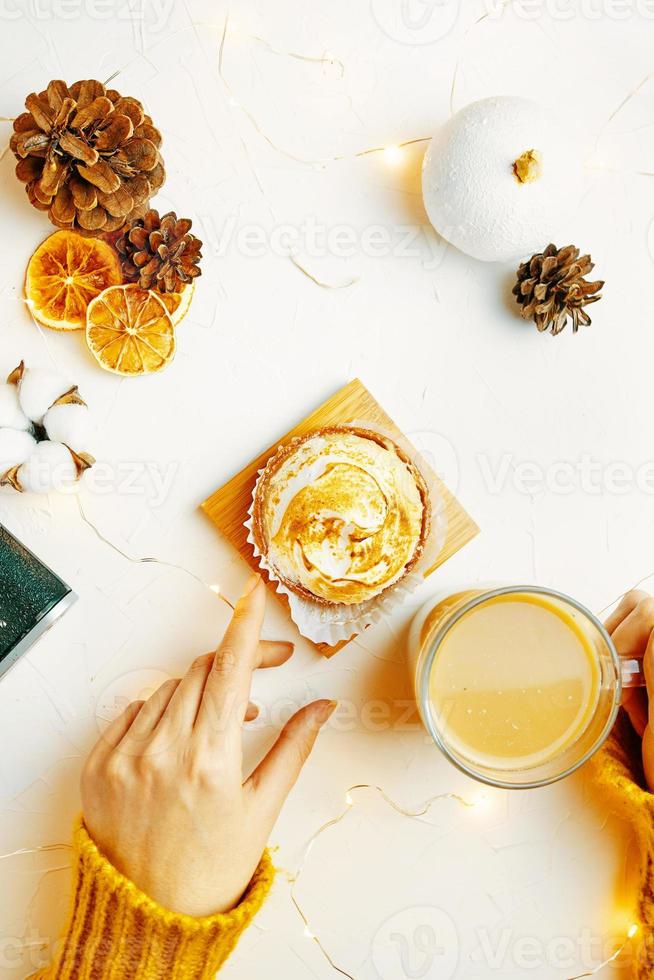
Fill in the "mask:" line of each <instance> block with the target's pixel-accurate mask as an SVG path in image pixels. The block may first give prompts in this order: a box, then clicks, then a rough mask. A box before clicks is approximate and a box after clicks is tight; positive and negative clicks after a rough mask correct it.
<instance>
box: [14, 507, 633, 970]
mask: <svg viewBox="0 0 654 980" xmlns="http://www.w3.org/2000/svg"><path fill="white" fill-rule="evenodd" d="M76 499H77V503H78V507H79V512H80V515H81V517H82V520H83V522H84V523H85V524H86V525H87V526H88V527H89V528H90V529H91V531H92V532H93V533H94V535H95V536H96V537H97V538H98V539H99V540H100V541H101V542H103V543H104V544H105V545H107V546H108V547H109V548H111V549H112V550H113V551H114V552H116V553H117V554H118V555H120V556H121V557H122V558H124V559H125V560H126V561H128V562H130V563H132V564H138V565H142V564H153V565H160V566H162V567H164V568H169V569H172V570H174V571H178V572H182V573H183V574H185V575H188V576H189V577H190V578H192V579H193V580H194V581H195V582H197V583H198V584H199V585H201V586H203V587H204V588H206V589H208V590H209V591H210V592H211V593H212V595H213V596H215V597H217V598H218V599H219V600H220V601H222V602H224V603H225V604H226V605H227V606H228V607H229V608H230V609H233V608H234V604H233V603H232V602H231V600H230V599H228V598H227V596H226V595H225V594H224V592H223V590H222V589H221V587H220V585H218V584H217V583H209V582H206V581H205V580H204V579H202V578H201V577H200V576H199V575H197V574H196V573H195V572H193V571H191V570H190V569H188V568H186V567H185V566H183V565H179V564H177V563H174V562H170V561H165V560H163V559H159V558H154V557H134V556H133V555H130V554H128V553H127V552H126V551H124V550H123V549H122V548H120V547H119V546H118V545H117V544H115V543H114V542H113V541H112V540H111V539H110V538H108V537H107V536H106V535H105V534H103V533H102V532H101V531H100V529H99V528H98V527H97V525H96V524H95V523H94V522H93V521H91V520H90V518H89V517H88V516H87V514H86V512H85V510H84V507H83V504H82V501H81V499H80V497H79V496H77V497H76ZM648 577H649V576H644V577H643V579H641V580H640V581H639V582H637V583H636V585H635V586H634V588H637V587H638V585H640V584H641V582H642V581H644V580H645V579H646V578H648ZM626 591H630V590H629V589H628V590H626ZM621 598H622V596H618V597H617V598H616V599H615V600H614V602H612V603H609V604H608V605H607V606H606V607H605V608H606V609H608V608H610V607H611V606H612V605H614V604H615V603H616V602H618V601H619V600H620V599H621ZM365 793H368V794H370V793H376V794H377V795H378V796H379V797H380V798H381V799H382V800H383V801H384V803H385V804H386V805H387V806H388V807H390V808H391V809H392V810H393V811H395V812H396V813H398V814H400V815H401V816H403V817H405V818H406V819H408V820H421V819H422V818H423V817H425V816H426V815H427V814H428V813H429V812H430V810H431V809H432V807H433V806H435V805H436V804H437V803H438V802H440V801H446V800H450V801H453V802H455V803H456V804H458V805H459V806H460V807H462V808H463V809H465V810H477V811H480V810H485V809H487V808H488V806H489V805H490V801H489V798H488V796H487V794H486V793H485V792H484V791H481V792H480V793H479V794H478V795H477V796H476V797H475V798H474V799H466V798H465V797H463V796H461V795H459V794H457V793H438V794H437V795H435V796H431V797H429V798H428V799H427V800H425V801H424V802H423V803H422V804H420V805H419V806H418V807H416V808H415V809H407V808H406V807H403V806H402V805H401V804H400V803H398V802H397V801H396V800H394V799H393V797H392V796H391V795H390V794H389V793H387V792H386V790H385V789H384V788H383V787H382V786H379V785H377V784H373V783H357V784H355V785H353V786H350V787H348V789H347V790H346V791H345V794H344V805H343V808H342V810H341V811H339V813H338V814H336V815H335V816H334V817H331V818H330V819H329V820H327V821H325V822H324V823H323V824H321V825H320V826H319V827H318V828H317V829H316V830H315V831H314V832H313V833H312V834H311V835H310V837H309V838H308V840H307V843H306V844H305V846H304V849H303V852H302V856H301V858H300V861H299V864H298V866H297V867H296V869H295V871H293V872H289V873H288V880H289V882H290V900H291V902H292V904H293V907H294V908H295V911H296V912H297V914H298V916H299V917H300V919H301V921H302V925H303V935H304V936H305V937H306V938H307V939H308V940H310V941H311V942H312V943H314V944H315V945H316V946H317V948H318V949H319V950H320V952H321V954H322V956H323V957H324V958H325V960H326V961H327V963H328V964H329V966H330V967H331V968H332V969H333V970H334V971H335V972H336V973H337V974H339V975H340V976H343V977H346V978H348V980H356V978H355V977H353V975H352V974H351V973H349V972H348V971H347V969H345V968H344V967H343V966H341V965H339V964H338V963H336V961H335V959H334V957H333V956H332V954H331V953H330V952H329V949H328V946H327V944H326V943H325V941H324V940H323V939H322V938H321V936H320V934H319V933H318V932H317V930H316V927H315V925H314V924H313V923H312V922H311V921H310V917H309V915H308V913H307V912H306V911H305V909H304V907H303V905H302V903H301V902H300V899H299V898H298V886H299V882H300V879H301V878H302V877H303V876H304V875H305V874H306V873H307V866H308V863H309V859H310V856H311V852H312V851H313V849H314V847H315V845H316V842H317V841H318V840H319V838H321V837H322V836H323V835H324V834H327V833H328V832H329V831H331V830H333V829H334V828H335V827H336V826H338V825H339V824H340V823H341V822H342V821H344V820H345V819H346V818H347V817H348V815H349V814H350V813H351V812H352V811H353V810H354V809H355V807H357V806H360V805H361V804H360V803H359V802H358V801H357V796H363V795H364V794H365ZM51 846H59V845H51ZM14 853H28V852H14ZM8 856H12V855H0V860H2V858H3V857H8ZM639 931H640V930H639V926H638V924H637V923H635V922H634V923H632V924H631V925H630V926H629V928H628V929H627V932H626V935H625V938H624V940H623V942H621V943H620V944H618V946H617V947H616V949H615V950H613V952H612V953H611V954H610V956H608V957H607V958H606V959H605V960H603V961H602V962H601V963H598V964H597V966H595V967H594V968H593V969H591V970H589V971H587V972H585V973H580V974H576V975H575V976H574V977H570V978H568V980H583V978H586V977H591V976H595V975H597V974H598V973H600V972H601V971H602V970H604V969H605V968H606V967H608V966H610V965H611V964H612V963H614V962H615V961H616V960H618V959H619V958H620V956H622V954H623V953H624V952H625V951H626V950H627V949H628V947H629V946H630V944H631V943H632V942H633V940H634V939H635V937H636V936H637V935H638V933H639Z"/></svg>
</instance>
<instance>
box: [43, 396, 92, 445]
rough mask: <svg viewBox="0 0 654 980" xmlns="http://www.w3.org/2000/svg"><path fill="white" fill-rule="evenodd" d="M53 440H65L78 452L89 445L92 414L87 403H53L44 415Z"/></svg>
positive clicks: (44, 422) (48, 431)
mask: <svg viewBox="0 0 654 980" xmlns="http://www.w3.org/2000/svg"><path fill="white" fill-rule="evenodd" d="M43 425H44V426H45V431H46V432H47V434H48V439H50V441H51V442H64V443H65V444H66V445H67V446H70V447H71V448H72V449H75V450H77V451H78V452H79V451H81V450H82V449H85V448H86V446H87V445H88V442H87V440H88V435H89V431H90V429H91V416H90V413H89V410H88V407H87V406H86V405H75V404H70V405H53V406H52V408H50V409H48V411H47V412H46V413H45V415H44V416H43Z"/></svg>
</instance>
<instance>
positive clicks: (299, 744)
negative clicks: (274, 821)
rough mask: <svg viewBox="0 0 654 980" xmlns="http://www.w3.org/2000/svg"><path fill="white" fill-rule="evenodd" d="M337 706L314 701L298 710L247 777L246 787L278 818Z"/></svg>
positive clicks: (332, 703) (330, 702)
mask: <svg viewBox="0 0 654 980" xmlns="http://www.w3.org/2000/svg"><path fill="white" fill-rule="evenodd" d="M336 705H337V702H336V701H312V702H311V704H307V705H305V706H304V707H303V708H301V709H300V710H299V711H298V712H296V713H295V714H294V715H293V717H292V718H290V719H289V720H288V721H287V722H286V724H285V725H284V727H283V729H282V730H281V732H280V734H279V738H278V739H277V741H276V742H275V744H274V745H273V747H272V749H271V750H270V752H269V753H268V755H267V756H266V757H265V758H264V759H262V761H261V762H260V763H259V765H258V766H257V768H256V769H255V770H254V772H253V773H252V775H251V776H250V778H249V779H248V780H247V782H246V784H245V785H246V789H248V790H250V791H252V792H255V793H256V794H257V796H258V797H259V800H260V801H261V802H262V803H263V805H264V807H265V808H266V810H269V811H272V812H273V813H274V815H275V817H276V816H277V814H278V813H279V811H280V810H281V808H282V805H283V803H284V800H285V799H286V797H287V796H288V794H289V793H290V791H291V789H292V788H293V786H294V784H295V782H296V780H297V778H298V776H299V775H300V772H301V771H302V767H303V765H304V763H305V762H306V761H307V759H308V758H309V755H310V754H311V749H312V748H313V746H314V744H315V741H316V739H317V737H318V732H319V731H320V729H321V728H322V726H323V725H324V724H325V722H326V721H327V719H328V718H329V717H330V715H331V714H332V712H333V711H334V709H335V708H336Z"/></svg>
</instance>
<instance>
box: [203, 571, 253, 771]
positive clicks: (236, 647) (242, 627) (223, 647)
mask: <svg viewBox="0 0 654 980" xmlns="http://www.w3.org/2000/svg"><path fill="white" fill-rule="evenodd" d="M265 607H266V590H265V586H264V584H263V580H262V579H261V576H260V575H257V576H256V577H255V578H254V579H253V580H251V581H250V583H249V584H248V587H247V589H246V591H245V592H244V594H243V595H242V596H241V598H240V599H239V601H238V602H237V603H236V609H235V610H234V615H233V616H232V620H231V622H230V624H229V626H228V627H227V630H226V632H225V636H224V637H223V640H222V642H221V644H220V646H219V647H218V649H217V650H216V655H215V657H214V660H213V664H212V667H211V670H210V672H209V676H208V677H207V682H206V684H205V687H204V692H203V695H202V701H201V704H200V707H199V710H198V716H197V721H196V724H195V730H196V732H197V734H198V736H199V737H200V738H206V739H214V738H216V737H217V736H221V737H222V738H225V737H228V736H229V733H231V735H232V737H233V738H234V740H235V734H236V732H238V744H240V728H241V725H242V724H243V719H244V717H245V711H246V708H247V704H248V700H249V695H250V685H251V682H252V671H253V670H254V668H255V667H256V666H257V664H258V652H259V638H260V633H261V627H262V625H263V617H264V612H265ZM235 744H236V742H235ZM234 761H235V762H236V761H237V759H236V756H234ZM238 761H239V764H240V753H239V758H238Z"/></svg>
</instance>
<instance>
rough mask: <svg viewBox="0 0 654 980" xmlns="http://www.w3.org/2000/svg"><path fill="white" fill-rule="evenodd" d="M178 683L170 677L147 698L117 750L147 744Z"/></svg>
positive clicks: (177, 680) (175, 678) (131, 748)
mask: <svg viewBox="0 0 654 980" xmlns="http://www.w3.org/2000/svg"><path fill="white" fill-rule="evenodd" d="M179 683H180V681H179V678H178V677H172V678H171V679H170V680H167V681H165V682H164V683H163V684H162V685H161V686H160V687H158V688H157V690H156V691H155V692H154V694H153V695H152V697H150V698H148V700H147V701H146V702H145V704H144V705H143V707H142V708H141V710H140V711H139V713H138V715H137V716H136V718H135V719H134V721H133V722H132V724H131V725H130V727H129V728H128V730H127V731H126V732H125V735H124V736H123V739H122V741H121V742H120V745H119V748H121V749H123V748H124V749H130V750H131V751H133V750H134V749H135V748H138V747H139V746H141V745H144V744H145V743H147V741H148V740H149V739H150V738H151V736H152V735H153V734H154V732H155V730H156V728H157V725H158V724H159V722H160V721H161V719H162V717H163V715H164V712H165V710H166V708H167V707H168V705H169V704H170V700H171V698H172V696H173V694H174V693H175V691H176V690H177V688H178V686H179Z"/></svg>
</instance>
